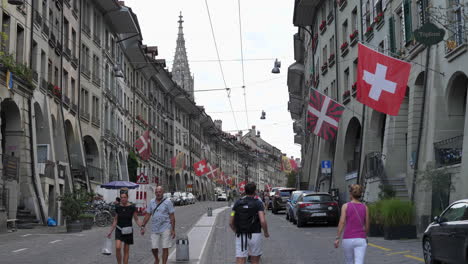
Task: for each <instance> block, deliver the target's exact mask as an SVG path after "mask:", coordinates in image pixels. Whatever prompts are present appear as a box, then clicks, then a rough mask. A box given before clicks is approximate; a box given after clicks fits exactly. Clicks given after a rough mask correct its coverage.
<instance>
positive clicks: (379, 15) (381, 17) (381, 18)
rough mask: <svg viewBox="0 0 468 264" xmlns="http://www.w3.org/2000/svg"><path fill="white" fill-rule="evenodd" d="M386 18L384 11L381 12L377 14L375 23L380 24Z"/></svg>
mask: <svg viewBox="0 0 468 264" xmlns="http://www.w3.org/2000/svg"><path fill="white" fill-rule="evenodd" d="M383 18H384V13H383V12H380V13H379V14H377V16H376V17H375V18H374V23H375V24H379V23H380V22H381V21H382V20H383Z"/></svg>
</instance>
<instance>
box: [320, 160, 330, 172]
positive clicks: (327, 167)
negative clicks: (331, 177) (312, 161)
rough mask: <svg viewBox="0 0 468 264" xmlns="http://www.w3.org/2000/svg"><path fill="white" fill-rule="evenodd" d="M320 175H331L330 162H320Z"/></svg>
mask: <svg viewBox="0 0 468 264" xmlns="http://www.w3.org/2000/svg"><path fill="white" fill-rule="evenodd" d="M321 167H322V173H331V161H330V160H322V166H321Z"/></svg>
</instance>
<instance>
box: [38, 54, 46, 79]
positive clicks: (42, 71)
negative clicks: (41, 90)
mask: <svg viewBox="0 0 468 264" xmlns="http://www.w3.org/2000/svg"><path fill="white" fill-rule="evenodd" d="M46 69H47V57H46V54H45V51H44V50H41V68H40V69H39V74H40V76H41V79H42V80H45V77H46V72H47V71H46Z"/></svg>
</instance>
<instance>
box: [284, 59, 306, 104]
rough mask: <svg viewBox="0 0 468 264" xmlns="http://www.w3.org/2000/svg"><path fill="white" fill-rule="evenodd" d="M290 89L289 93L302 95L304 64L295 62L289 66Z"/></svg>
mask: <svg viewBox="0 0 468 264" xmlns="http://www.w3.org/2000/svg"><path fill="white" fill-rule="evenodd" d="M287 83H288V90H289V93H291V94H294V95H297V96H302V86H303V85H304V64H302V63H299V62H295V63H293V64H291V66H289V67H288V81H287Z"/></svg>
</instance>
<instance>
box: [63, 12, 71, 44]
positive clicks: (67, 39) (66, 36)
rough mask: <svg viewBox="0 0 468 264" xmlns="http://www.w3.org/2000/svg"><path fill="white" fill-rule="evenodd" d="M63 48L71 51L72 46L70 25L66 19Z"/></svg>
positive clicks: (64, 21) (64, 22)
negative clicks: (70, 43)
mask: <svg viewBox="0 0 468 264" xmlns="http://www.w3.org/2000/svg"><path fill="white" fill-rule="evenodd" d="M63 42H64V43H63V46H64V47H65V49H69V48H70V45H69V42H70V23H68V20H67V19H66V18H64V19H63Z"/></svg>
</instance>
